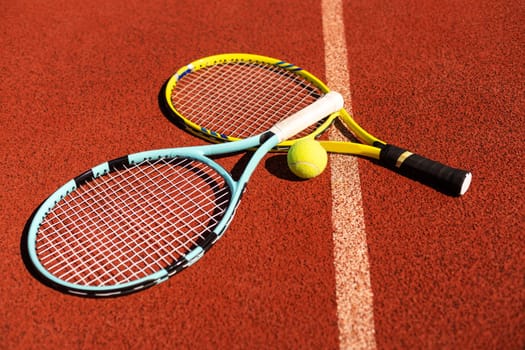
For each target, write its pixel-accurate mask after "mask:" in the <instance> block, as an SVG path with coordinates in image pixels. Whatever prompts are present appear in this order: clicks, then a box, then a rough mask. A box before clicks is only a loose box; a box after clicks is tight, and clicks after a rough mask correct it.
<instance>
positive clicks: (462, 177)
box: [377, 144, 472, 196]
mask: <svg viewBox="0 0 525 350" xmlns="http://www.w3.org/2000/svg"><path fill="white" fill-rule="evenodd" d="M377 146H379V147H380V148H381V152H380V155H379V160H380V162H381V163H382V164H383V165H385V166H386V167H388V168H390V169H392V170H394V171H396V172H398V173H400V174H402V175H404V176H406V177H408V178H410V179H413V180H416V181H419V182H421V183H423V184H426V185H428V186H430V187H433V188H434V189H436V190H438V191H441V192H443V193H446V194H448V195H451V196H461V195H463V194H465V192H467V190H468V188H469V186H470V182H471V180H472V174H471V173H470V172H469V171H466V170H462V169H456V168H452V167H450V166H448V165H444V164H441V163H439V162H436V161H434V160H431V159H428V158H425V157H422V156H420V155H417V154H413V153H411V152H409V151H407V150H405V149H402V148H399V147H396V146H394V145H388V144H387V145H384V144H381V145H377Z"/></svg>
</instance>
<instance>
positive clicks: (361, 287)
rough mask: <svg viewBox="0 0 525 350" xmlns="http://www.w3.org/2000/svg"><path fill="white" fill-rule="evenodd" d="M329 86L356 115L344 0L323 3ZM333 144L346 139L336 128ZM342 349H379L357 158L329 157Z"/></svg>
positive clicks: (323, 0) (324, 1)
mask: <svg viewBox="0 0 525 350" xmlns="http://www.w3.org/2000/svg"><path fill="white" fill-rule="evenodd" d="M322 17H323V36H324V43H325V65H326V79H327V83H328V84H327V85H328V86H329V87H330V88H331V89H333V90H335V91H338V92H340V93H341V94H342V95H343V97H344V98H345V105H346V109H347V111H348V112H349V113H352V107H351V104H352V99H351V93H350V78H349V72H348V65H347V58H348V53H347V47H346V39H345V28H344V20H343V4H342V0H322ZM329 138H330V139H331V140H345V137H343V135H342V134H341V133H340V132H339V131H338V130H337V129H336V128H334V127H332V128H331V129H330V131H329ZM330 166H331V172H332V178H331V183H332V185H331V189H332V201H333V202H332V222H333V229H334V232H333V240H334V264H335V283H336V286H335V287H336V298H337V316H338V326H339V347H340V349H375V348H376V342H375V329H374V313H373V294H372V287H371V284H370V268H369V264H368V248H367V244H366V231H365V223H364V214H363V205H362V198H361V183H360V180H359V171H358V165H357V158H356V157H352V156H348V155H337V154H332V155H330Z"/></svg>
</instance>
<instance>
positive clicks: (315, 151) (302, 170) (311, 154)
mask: <svg viewBox="0 0 525 350" xmlns="http://www.w3.org/2000/svg"><path fill="white" fill-rule="evenodd" d="M287 161H288V167H289V168H290V170H291V171H292V173H294V174H295V175H296V176H298V177H300V178H302V179H311V178H313V177H316V176H318V175H319V174H321V173H322V172H323V171H324V169H325V168H326V163H327V162H328V155H327V154H326V151H325V149H324V148H323V146H321V144H320V143H319V142H318V141H316V140H312V139H305V140H300V141H297V142H296V143H294V144H293V145H292V147H290V149H289V150H288V157H287Z"/></svg>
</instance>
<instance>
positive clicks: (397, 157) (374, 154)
mask: <svg viewBox="0 0 525 350" xmlns="http://www.w3.org/2000/svg"><path fill="white" fill-rule="evenodd" d="M225 81H227V82H228V83H227V84H225V83H224V82H225ZM276 82H277V83H276ZM283 86H285V87H286V91H287V94H286V95H283V94H282V93H281V90H282V89H283ZM261 91H264V98H259V99H257V101H259V100H260V103H259V102H258V103H253V102H252V103H250V104H246V103H245V102H244V101H253V100H254V99H253V98H252V97H251V96H253V95H254V94H256V95H258V96H261ZM329 91H330V89H329V88H328V87H327V86H326V85H325V84H324V83H323V82H322V81H321V80H320V79H319V78H317V77H315V76H314V75H313V74H311V73H310V72H308V71H306V70H304V69H302V68H300V67H298V66H296V65H293V64H290V63H288V62H285V61H282V60H279V59H275V58H270V57H265V56H260V55H252V54H243V53H235V54H221V55H215V56H209V57H206V58H202V59H199V60H197V61H194V62H192V63H190V64H188V65H185V66H184V67H182V68H180V69H179V70H178V71H177V72H176V73H175V74H174V75H173V76H171V77H170V79H169V80H168V81H167V83H166V87H165V94H164V96H163V97H164V98H165V102H166V106H167V107H168V109H169V110H170V112H171V113H170V114H171V117H173V118H174V120H175V121H176V122H177V124H178V125H179V126H181V127H183V128H184V129H185V130H187V131H189V132H191V133H192V134H194V135H196V136H198V137H200V138H203V139H205V140H207V141H211V142H221V141H238V140H240V139H245V138H248V137H250V136H253V135H257V134H260V133H261V132H263V131H264V130H266V129H268V128H269V126H271V125H273V124H275V123H276V122H278V120H274V119H273V118H276V117H277V118H279V113H275V112H273V113H271V114H270V113H267V111H270V110H272V105H274V104H275V105H276V106H282V102H281V100H282V99H289V100H293V101H294V103H295V104H296V105H297V106H300V105H301V104H302V103H304V104H305V105H308V104H310V103H312V101H315V100H317V99H318V98H320V97H321V96H323V95H324V94H326V93H328V92H329ZM197 92H198V93H197ZM298 101H299V102H298ZM239 106H242V107H239ZM239 110H241V113H240V112H239ZM283 117H284V116H283ZM337 117H339V118H340V120H342V122H343V123H344V124H345V125H346V127H347V128H348V129H349V131H350V132H351V133H352V134H353V135H354V136H355V137H356V139H357V140H359V141H360V142H361V143H358V142H353V141H354V140H352V141H347V142H342V141H325V140H321V141H320V142H321V144H322V145H323V147H324V148H325V149H326V150H327V151H328V152H333V153H344V154H352V155H356V156H362V157H367V158H371V159H375V160H377V161H378V163H380V164H382V165H383V166H385V167H387V168H390V169H392V170H394V171H396V172H398V173H400V174H402V175H404V176H407V177H409V178H411V179H414V180H417V181H419V182H422V183H424V184H426V185H429V186H431V187H433V188H435V189H437V190H439V191H442V192H444V193H446V194H449V195H454V196H459V195H463V194H464V193H465V192H466V191H467V189H468V188H469V186H470V183H471V179H472V174H471V173H470V172H469V171H466V170H461V169H456V168H452V167H450V166H447V165H444V164H441V163H439V162H436V161H433V160H431V159H428V158H425V157H422V156H420V155H417V154H414V153H412V152H409V151H407V150H405V149H402V148H400V147H397V146H394V145H391V144H388V143H386V142H384V141H381V140H380V139H378V138H376V137H375V136H372V135H371V134H369V133H368V132H367V131H366V130H364V129H363V128H362V127H361V126H359V124H357V122H356V121H355V120H354V119H353V118H352V117H351V116H350V114H349V113H348V112H347V111H346V110H344V109H341V110H340V111H339V112H337V113H333V114H332V115H330V116H329V117H328V118H326V119H324V120H322V121H321V122H320V123H318V124H317V125H314V126H313V127H311V128H309V129H307V130H305V131H304V132H302V133H299V134H298V135H296V136H295V138H292V139H288V140H286V141H284V142H282V143H280V144H279V145H278V146H277V147H275V148H274V150H275V151H287V150H288V148H289V147H290V146H291V145H292V144H293V143H295V142H296V141H298V140H299V139H304V138H317V137H318V136H319V135H320V134H321V133H323V132H324V131H325V130H326V129H327V128H328V127H329V126H330V125H331V123H332V122H333V121H334V120H335V119H336V118H337Z"/></svg>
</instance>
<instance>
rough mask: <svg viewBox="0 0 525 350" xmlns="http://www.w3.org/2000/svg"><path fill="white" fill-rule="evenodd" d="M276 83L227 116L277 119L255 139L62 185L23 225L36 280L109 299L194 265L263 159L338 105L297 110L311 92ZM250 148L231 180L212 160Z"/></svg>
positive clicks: (328, 99)
mask: <svg viewBox="0 0 525 350" xmlns="http://www.w3.org/2000/svg"><path fill="white" fill-rule="evenodd" d="M241 80H242V79H241ZM229 83H231V82H230V81H229V80H228V77H224V79H223V84H229ZM237 83H238V84H239V85H238V86H237V89H239V90H243V89H245V88H246V86H245V85H244V84H242V82H241V81H236V84H237ZM275 84H276V85H280V86H281V89H280V94H279V95H275V94H268V95H265V93H264V89H263V90H259V91H258V92H257V93H253V94H252V95H251V99H250V98H246V99H244V100H239V101H238V102H239V104H238V105H237V106H235V107H232V108H235V109H236V110H230V111H232V113H239V116H240V118H241V119H242V118H243V117H242V115H241V113H242V111H243V109H244V108H245V107H244V106H243V104H247V105H248V106H251V105H254V104H256V105H259V106H260V107H261V108H262V109H261V112H264V114H265V115H268V114H277V115H278V116H279V117H278V118H276V119H279V120H280V121H279V122H278V123H275V125H274V126H272V127H270V128H269V129H268V130H267V131H265V132H262V133H261V134H259V135H256V136H253V137H248V138H246V139H243V140H240V141H237V142H231V143H223V144H219V145H204V146H195V147H183V148H171V149H161V150H153V151H146V152H141V153H136V154H130V155H127V156H125V157H120V158H117V159H114V160H111V161H108V162H105V163H103V164H100V165H98V166H95V167H93V168H91V169H89V170H88V171H86V172H85V173H83V174H81V175H79V176H77V177H75V178H74V179H73V180H70V181H69V182H67V183H66V184H65V185H63V186H62V187H60V188H59V189H58V190H57V191H56V192H55V193H53V194H52V195H51V196H50V197H48V198H47V199H46V200H45V201H44V202H43V203H42V204H41V206H40V207H39V208H38V209H37V211H36V212H35V214H34V216H33V218H32V219H31V220H32V221H31V222H30V223H29V228H28V232H27V242H26V243H27V250H28V254H27V255H28V257H29V260H30V262H31V263H32V265H33V266H34V267H35V270H36V272H37V273H38V274H39V275H40V277H42V278H43V279H44V281H45V282H47V283H48V284H50V285H52V286H53V287H56V288H57V289H60V290H63V291H66V292H68V293H73V294H78V295H84V296H111V295H116V294H125V293H129V292H133V291H137V290H140V289H144V288H147V287H150V286H152V285H155V284H158V283H160V282H162V281H164V280H166V279H168V278H169V277H170V276H172V275H174V274H176V273H177V272H179V271H181V270H183V269H184V268H186V267H188V266H190V265H192V264H193V263H195V262H196V261H197V260H198V259H199V258H201V257H202V256H203V254H204V253H205V252H207V251H208V250H209V249H210V248H211V247H212V245H213V244H214V243H215V242H216V241H217V240H218V239H219V238H220V237H221V236H222V235H223V233H224V231H225V229H226V228H227V226H228V224H229V223H230V221H231V219H232V217H233V215H234V213H235V210H236V208H237V206H238V204H239V202H240V199H241V194H242V193H243V191H244V189H245V186H246V184H247V182H248V180H249V178H250V176H251V174H252V173H253V171H254V169H255V168H256V166H257V164H258V163H259V161H260V160H261V159H262V158H263V156H264V155H265V154H266V153H267V152H268V151H270V150H271V149H273V148H274V147H275V146H276V145H277V144H279V143H280V142H282V141H283V140H284V139H286V138H288V137H291V136H293V135H294V134H296V133H298V132H300V131H301V130H302V129H304V128H306V127H308V126H309V125H311V124H316V123H317V122H318V121H319V120H321V119H323V118H325V117H326V116H328V115H330V114H332V113H334V112H336V111H338V110H339V109H341V108H342V107H343V100H342V97H341V95H339V94H338V93H336V92H330V93H327V94H323V95H315V97H312V98H309V100H310V102H311V103H309V104H308V105H307V106H304V105H303V104H302V103H299V102H300V101H302V100H303V98H304V97H305V96H304V95H305V94H309V92H306V90H304V91H303V90H301V91H299V92H297V91H296V92H289V91H288V86H285V85H283V84H281V83H280V82H278V81H276V82H275ZM208 92H209V91H202V92H198V91H194V93H195V94H199V93H204V94H206V93H208ZM272 92H274V90H272ZM301 92H302V94H301ZM261 103H262V104H261ZM250 108H251V107H250ZM265 108H269V109H270V110H271V111H269V110H265ZM284 115H289V117H288V118H287V119H284V120H281V119H283V118H282V116H284ZM290 115H291V116H290ZM246 127H249V125H246ZM251 149H256V151H255V152H254V153H253V155H252V156H251V158H250V160H249V161H248V162H247V163H246V166H245V168H244V170H243V172H242V174H241V175H240V176H239V178H238V179H237V180H235V179H234V178H233V177H232V175H231V174H230V173H229V172H228V171H227V170H226V169H224V168H223V167H221V166H220V165H219V164H218V163H217V162H216V160H214V159H212V157H214V158H215V157H220V156H225V155H229V154H231V153H235V152H241V151H245V150H251Z"/></svg>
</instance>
